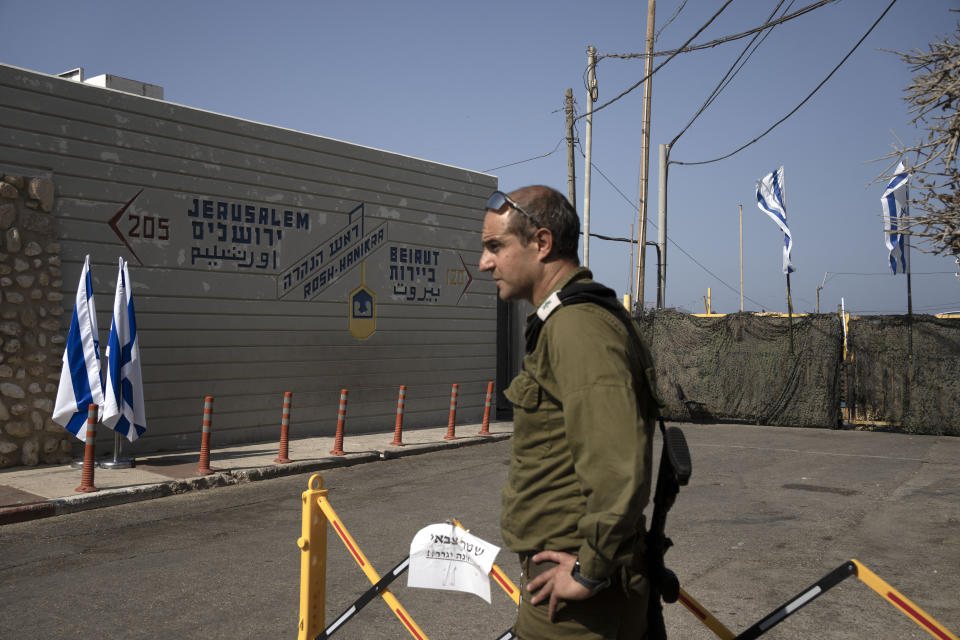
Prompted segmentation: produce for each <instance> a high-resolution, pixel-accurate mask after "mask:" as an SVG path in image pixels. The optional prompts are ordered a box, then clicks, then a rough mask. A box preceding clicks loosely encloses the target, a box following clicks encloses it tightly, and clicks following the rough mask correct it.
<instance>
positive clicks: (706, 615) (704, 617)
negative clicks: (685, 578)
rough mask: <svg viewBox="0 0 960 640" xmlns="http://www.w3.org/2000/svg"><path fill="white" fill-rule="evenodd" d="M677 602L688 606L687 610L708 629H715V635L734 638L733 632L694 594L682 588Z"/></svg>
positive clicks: (721, 639) (726, 639)
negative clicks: (698, 600)
mask: <svg viewBox="0 0 960 640" xmlns="http://www.w3.org/2000/svg"><path fill="white" fill-rule="evenodd" d="M677 602H679V603H680V604H682V605H683V606H684V607H686V608H687V611H689V612H690V613H692V614H693V615H694V617H696V619H697V620H699V621H700V622H702V623H703V625H704V626H705V627H706V628H707V629H710V631H713V633H714V635H716V636H717V637H718V638H720V640H733V632H732V631H730V629H727V628H726V627H725V626H723V623H721V622H720V621H719V620H717V619H716V618H715V617H713V614H712V613H710V612H709V611H707V608H706V607H704V606H703V605H702V604H700V603H699V602H697V601H696V600H694V599H693V596H691V595H690V594H689V593H687V592H686V591H684V590H683V589H682V588H681V589H680V596H679V597H678V598H677Z"/></svg>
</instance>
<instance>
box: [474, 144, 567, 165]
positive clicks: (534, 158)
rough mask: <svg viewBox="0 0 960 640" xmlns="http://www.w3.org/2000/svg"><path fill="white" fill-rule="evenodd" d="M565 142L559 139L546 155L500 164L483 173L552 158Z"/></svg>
mask: <svg viewBox="0 0 960 640" xmlns="http://www.w3.org/2000/svg"><path fill="white" fill-rule="evenodd" d="M566 140H567V138H566V137H563V138H560V141H559V142H557V146H555V147H554V148H553V151H548V152H547V153H542V154H540V155H538V156H533V157H532V158H527V159H526V160H517V161H516V162H511V163H509V164H502V165H500V166H499V167H494V168H492V169H484V170H483V172H484V173H490V172H491V171H496V170H497V169H505V168H507V167H512V166H514V165H518V164H523V163H525V162H533V161H534V160H539V159H540V158H546V157H547V156H552V155H553V154H555V153H556V152H557V149H559V148H560V145H561V144H563V143H564V142H566Z"/></svg>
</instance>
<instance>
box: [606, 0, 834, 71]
mask: <svg viewBox="0 0 960 640" xmlns="http://www.w3.org/2000/svg"><path fill="white" fill-rule="evenodd" d="M831 2H837V0H819V2H814V3H813V4H810V5H807V6H806V7H803V8H801V9H797V10H796V11H794V12H793V13H790V14H787V15H785V16H782V17H780V18H777V19H776V20H774V21H773V22H766V23H764V24H762V25H760V26H759V27H754V28H753V29H750V30H748V31H744V32H742V33H737V34H734V35H729V36H724V37H723V38H718V39H716V40H711V41H710V42H704V43H703V44H697V45H693V46H692V47H688V46H687V44H689V42H688V43H687V44H684V45H683V46H682V47H680V48H679V49H668V50H666V51H654V52H653V56H654V57H660V56H669V55H675V54H677V53H690V52H692V51H700V50H702V49H712V48H713V47H716V46H719V45H721V44H726V43H727V42H733V41H735V40H740V39H742V38H746V37H747V36H750V35H753V34H754V33H758V32H760V31H763V30H765V29H768V28H770V27H775V26H777V25H778V24H783V23H784V22H788V21H790V20H793V19H794V18H799V17H800V16H802V15H804V14H807V13H810V12H811V11H813V10H815V9H819V8H820V7H822V6H824V5H826V4H830V3H831ZM646 56H647V54H645V53H605V54H603V55H602V56H598V61H599V59H601V58H619V59H621V60H631V59H636V58H645V57H646Z"/></svg>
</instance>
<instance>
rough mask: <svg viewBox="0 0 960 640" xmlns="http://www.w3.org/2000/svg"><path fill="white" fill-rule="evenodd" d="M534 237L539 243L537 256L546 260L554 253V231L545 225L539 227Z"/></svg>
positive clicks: (542, 260) (541, 259)
mask: <svg viewBox="0 0 960 640" xmlns="http://www.w3.org/2000/svg"><path fill="white" fill-rule="evenodd" d="M533 239H534V241H535V242H536V243H537V258H538V259H539V260H540V261H541V262H544V261H546V260H547V258H549V257H550V255H551V254H552V253H553V233H551V231H550V230H549V229H547V228H545V227H540V228H539V229H537V231H536V233H534V234H533Z"/></svg>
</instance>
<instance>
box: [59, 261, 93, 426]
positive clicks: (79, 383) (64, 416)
mask: <svg viewBox="0 0 960 640" xmlns="http://www.w3.org/2000/svg"><path fill="white" fill-rule="evenodd" d="M90 404H95V405H97V406H98V407H102V405H103V389H102V382H101V378H100V341H99V339H98V338H97V309H96V306H95V305H94V302H93V280H92V279H91V278H90V256H87V257H86V259H85V260H84V261H83V271H81V272H80V284H79V285H77V300H76V302H75V303H74V305H73V318H72V319H71V320H70V332H69V333H68V334H67V346H66V347H65V348H64V350H63V368H62V369H61V370H60V387H59V388H58V389H57V403H56V405H55V406H54V408H53V421H54V422H56V423H57V424H60V425H63V426H64V427H66V429H67V431H69V432H70V433H72V434H73V435H75V436H77V437H78V438H80V440H86V438H87V407H88V405H90ZM98 412H99V409H98Z"/></svg>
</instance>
